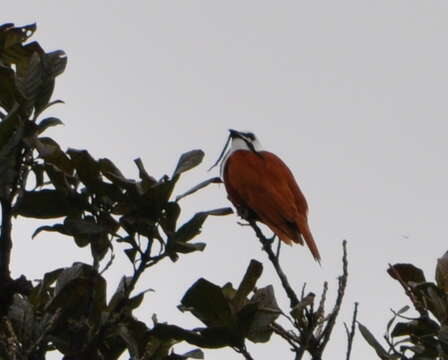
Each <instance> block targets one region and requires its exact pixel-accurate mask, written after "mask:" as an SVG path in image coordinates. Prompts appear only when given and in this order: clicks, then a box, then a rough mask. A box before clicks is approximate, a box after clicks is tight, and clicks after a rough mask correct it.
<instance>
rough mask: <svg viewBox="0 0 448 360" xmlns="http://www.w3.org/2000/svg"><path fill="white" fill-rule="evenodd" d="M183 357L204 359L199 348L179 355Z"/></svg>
mask: <svg viewBox="0 0 448 360" xmlns="http://www.w3.org/2000/svg"><path fill="white" fill-rule="evenodd" d="M181 356H182V358H184V359H205V357H204V352H203V351H202V350H201V349H194V350H191V351H188V352H186V353H184V354H182V355H181Z"/></svg>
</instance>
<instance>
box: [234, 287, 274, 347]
mask: <svg viewBox="0 0 448 360" xmlns="http://www.w3.org/2000/svg"><path fill="white" fill-rule="evenodd" d="M250 305H256V307H255V312H254V313H253V316H250V317H249V318H246V319H245V320H246V323H247V325H249V326H247V325H246V324H242V325H240V327H242V328H248V332H247V335H246V336H247V338H248V339H249V340H250V341H252V342H254V343H259V342H267V341H269V339H270V338H271V335H272V329H271V324H272V323H273V322H274V321H275V320H276V319H277V318H278V317H279V316H280V314H281V310H280V308H279V307H278V304H277V300H276V299H275V295H274V288H273V287H272V285H269V286H266V287H264V288H262V289H258V290H256V291H255V294H254V296H253V297H252V299H251V301H250V304H249V305H247V306H250ZM244 310H245V309H244V308H243V312H244ZM242 320H243V318H242Z"/></svg>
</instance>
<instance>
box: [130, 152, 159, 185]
mask: <svg viewBox="0 0 448 360" xmlns="http://www.w3.org/2000/svg"><path fill="white" fill-rule="evenodd" d="M134 162H135V164H136V165H137V168H138V174H139V176H140V179H141V181H142V187H143V191H146V190H148V189H149V188H150V187H151V186H153V185H155V184H157V180H156V179H154V178H153V177H152V176H150V175H149V174H148V173H147V172H146V169H145V167H144V165H143V162H142V160H141V159H140V158H138V159H135V160H134Z"/></svg>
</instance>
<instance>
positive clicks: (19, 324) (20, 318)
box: [8, 295, 34, 349]
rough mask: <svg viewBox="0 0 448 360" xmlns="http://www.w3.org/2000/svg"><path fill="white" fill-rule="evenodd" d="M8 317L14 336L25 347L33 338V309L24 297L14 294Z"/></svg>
mask: <svg viewBox="0 0 448 360" xmlns="http://www.w3.org/2000/svg"><path fill="white" fill-rule="evenodd" d="M8 319H9V320H10V321H11V324H12V326H13V328H14V333H15V336H17V337H18V338H19V339H20V340H21V345H22V346H23V347H24V348H25V349H27V348H28V347H29V346H30V345H31V343H32V340H33V325H34V311H33V307H32V306H31V304H30V303H29V301H28V299H27V298H26V297H21V296H19V295H15V296H14V300H13V303H12V304H11V306H10V307H9V311H8Z"/></svg>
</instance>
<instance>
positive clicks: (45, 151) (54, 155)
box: [33, 137, 74, 175]
mask: <svg viewBox="0 0 448 360" xmlns="http://www.w3.org/2000/svg"><path fill="white" fill-rule="evenodd" d="M33 144H34V146H35V147H36V149H37V151H38V152H39V155H40V156H41V157H42V158H43V159H44V160H45V161H46V162H48V163H50V164H52V165H54V166H56V167H57V168H58V169H60V170H61V171H63V172H64V173H65V174H67V175H71V174H72V173H73V168H74V167H73V164H72V162H71V160H70V159H69V158H68V157H67V155H65V153H64V152H63V151H62V150H61V148H60V147H59V144H58V143H57V142H56V141H54V140H53V139H51V138H49V137H40V138H36V139H34V142H33Z"/></svg>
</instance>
